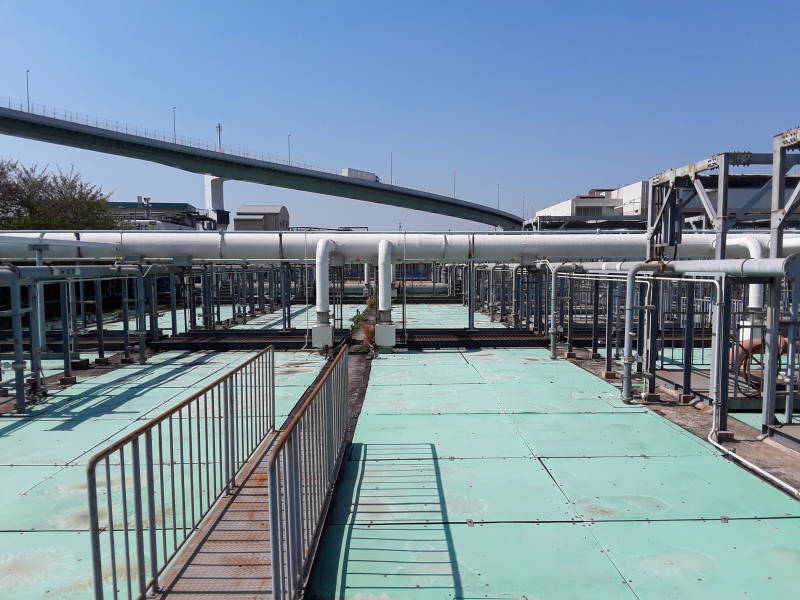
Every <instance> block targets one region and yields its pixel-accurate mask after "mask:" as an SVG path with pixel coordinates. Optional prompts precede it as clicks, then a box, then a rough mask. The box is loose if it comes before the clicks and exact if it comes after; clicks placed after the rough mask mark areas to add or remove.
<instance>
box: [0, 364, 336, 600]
mask: <svg viewBox="0 0 800 600" xmlns="http://www.w3.org/2000/svg"><path fill="white" fill-rule="evenodd" d="M252 355H253V353H252V352H224V353H223V352H192V353H188V352H180V353H177V352H163V353H159V354H156V355H155V356H153V357H151V358H150V359H148V363H147V364H145V365H128V366H125V367H121V368H118V369H114V370H109V371H108V372H107V373H105V374H103V375H99V376H95V377H90V378H86V377H80V376H79V380H78V384H76V385H73V386H71V387H68V388H66V389H63V390H61V391H58V392H55V393H54V394H52V395H51V396H49V397H48V398H47V400H46V402H42V403H39V404H36V405H32V406H31V407H30V412H29V414H27V415H24V416H16V415H15V414H6V415H2V416H0V478H2V482H3V494H2V496H0V590H2V592H0V597H5V596H6V595H9V597H12V596H13V598H15V600H29V599H30V600H41V599H42V598H51V599H56V600H62V599H64V600H66V599H70V600H74V599H76V598H88V597H91V595H92V587H91V586H92V579H91V571H92V570H91V558H90V557H91V553H90V539H89V533H88V529H89V520H88V508H87V493H86V470H85V466H86V463H87V461H88V459H89V458H90V457H91V456H92V455H93V454H94V453H95V452H97V451H99V450H100V449H101V448H103V447H105V446H107V445H109V444H110V443H112V442H113V441H114V440H116V439H118V438H120V437H121V436H123V435H125V434H127V433H129V432H131V431H133V430H134V429H136V428H137V427H139V426H141V425H142V424H143V423H145V422H146V421H147V420H148V419H151V418H153V417H154V416H156V415H158V414H160V413H162V412H163V411H165V410H167V409H168V408H170V407H172V406H174V405H175V404H177V403H178V402H180V401H182V400H184V399H185V398H187V397H189V396H190V395H191V394H193V393H194V392H196V391H197V390H199V389H201V388H202V387H204V386H205V385H207V384H208V383H210V382H211V381H213V380H215V379H217V378H218V377H220V376H222V375H223V374H224V373H226V372H228V371H230V370H231V369H233V368H235V367H236V366H238V365H239V364H241V363H242V362H244V361H245V360H247V359H248V358H250V357H251V356H252ZM323 363H324V359H323V358H322V357H320V356H317V355H313V354H311V353H306V352H276V353H275V377H276V388H275V405H276V406H275V408H276V415H277V417H276V420H277V422H278V423H280V422H282V421H283V419H285V417H286V415H288V413H289V412H290V411H291V409H292V407H293V406H294V404H295V403H296V402H297V400H298V399H299V398H300V396H301V395H302V393H303V391H304V390H305V389H306V387H307V386H308V385H309V384H310V383H311V382H312V381H313V380H314V378H315V377H316V376H317V374H318V373H319V370H320V368H321V366H322V364H323ZM107 562H108V561H106V563H107Z"/></svg>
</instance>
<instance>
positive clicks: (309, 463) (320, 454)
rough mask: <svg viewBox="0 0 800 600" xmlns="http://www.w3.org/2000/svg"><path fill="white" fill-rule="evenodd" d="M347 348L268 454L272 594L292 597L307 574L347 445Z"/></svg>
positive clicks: (286, 597) (298, 593) (336, 359)
mask: <svg viewBox="0 0 800 600" xmlns="http://www.w3.org/2000/svg"><path fill="white" fill-rule="evenodd" d="M347 352H348V348H347V346H344V347H343V348H342V349H341V350H339V352H338V354H337V355H336V357H335V358H334V359H333V360H332V361H331V362H330V363H329V364H328V365H327V366H326V367H325V369H324V370H323V372H322V375H321V376H320V377H319V379H318V380H317V382H316V383H315V384H314V385H313V386H312V387H311V389H310V390H309V392H308V393H307V394H306V397H305V398H304V399H303V400H302V401H301V403H300V406H299V407H298V409H297V410H296V412H295V413H294V415H292V417H291V418H290V419H289V421H288V422H287V423H286V425H285V427H284V428H283V429H282V430H280V431H279V432H278V436H277V439H276V441H275V444H274V446H273V448H272V450H271V453H270V457H269V516H270V548H271V552H272V586H273V587H272V597H273V598H276V599H280V600H285V599H286V600H294V599H295V598H297V597H299V595H300V592H301V591H302V588H303V585H304V583H305V581H306V579H307V578H308V571H309V568H310V565H311V558H312V557H313V555H314V552H315V550H316V546H317V543H318V541H319V537H320V534H321V533H322V528H323V525H324V523H325V515H326V514H327V510H328V505H329V504H330V500H331V496H332V493H333V488H334V485H335V484H336V478H337V476H338V473H339V467H340V465H341V462H342V459H343V457H344V451H345V448H346V446H347V444H346V443H345V442H346V439H345V434H346V431H347V422H348V417H349V410H348V402H347Z"/></svg>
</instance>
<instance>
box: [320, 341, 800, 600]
mask: <svg viewBox="0 0 800 600" xmlns="http://www.w3.org/2000/svg"><path fill="white" fill-rule="evenodd" d="M618 398H619V393H618V391H617V390H616V388H614V387H613V386H611V385H609V384H607V383H605V382H603V381H601V380H599V379H597V378H596V377H594V376H593V375H591V374H589V373H588V372H586V371H584V370H582V369H580V368H579V367H577V366H575V365H572V364H570V363H569V362H567V361H551V360H549V358H548V353H547V351H546V350H544V349H536V348H533V349H504V350H440V351H433V350H425V351H405V352H403V351H397V352H394V353H390V354H382V355H381V356H380V357H379V358H377V359H376V360H374V361H373V364H372V372H371V375H370V382H369V387H368V389H367V395H366V399H365V402H364V405H363V410H362V413H361V417H360V419H359V422H358V425H357V428H356V431H355V437H354V440H353V446H352V448H351V452H350V454H349V456H348V460H347V462H346V463H345V465H344V472H343V477H342V482H341V485H340V486H339V488H338V489H337V494H336V497H335V500H334V504H333V506H332V513H331V515H330V518H329V522H328V524H327V527H326V530H325V533H324V536H323V539H322V543H321V547H320V552H319V554H318V559H317V564H316V567H315V571H314V574H313V577H312V581H311V583H310V592H309V594H308V597H309V598H314V599H320V600H321V599H326V600H327V599H331V598H349V599H353V600H355V599H361V598H380V599H381V600H394V599H401V598H402V599H407V598H420V599H422V598H431V599H441V598H559V599H572V598H574V599H581V600H583V599H585V598H604V599H607V598H620V599H637V598H638V599H640V600H644V599H653V600H655V599H658V600H662V599H664V598H699V597H707V598H726V599H729V598H762V597H792V596H793V595H794V594H795V593H796V589H797V588H796V577H795V576H794V574H793V571H794V569H793V566H796V565H797V564H800V502H797V501H795V500H793V499H791V498H789V497H788V496H786V495H785V494H783V493H782V492H780V491H778V490H776V489H775V488H773V487H771V486H770V485H768V484H766V483H764V482H763V481H761V480H760V479H758V478H756V477H755V476H753V475H751V474H750V473H748V472H746V471H744V470H742V469H740V468H739V467H737V466H736V465H734V464H732V463H730V462H729V461H727V460H725V459H724V458H722V457H720V456H719V455H718V453H717V452H716V451H715V450H714V448H713V447H711V446H710V445H709V444H707V443H706V442H705V441H704V440H701V439H700V438H697V437H695V436H693V435H692V434H690V433H688V432H686V431H685V430H683V429H681V428H680V427H678V426H677V425H674V424H672V423H671V422H669V421H667V420H666V419H663V418H661V417H660V416H658V415H657V414H655V413H653V412H651V411H648V410H647V409H645V408H644V407H641V406H627V405H624V404H622V403H621V402H620V401H619V399H618Z"/></svg>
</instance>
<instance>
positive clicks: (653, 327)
mask: <svg viewBox="0 0 800 600" xmlns="http://www.w3.org/2000/svg"><path fill="white" fill-rule="evenodd" d="M650 293H651V294H652V300H651V302H650V308H649V312H650V318H649V321H648V324H649V327H648V328H647V344H648V348H649V349H648V352H647V369H646V371H647V393H648V394H654V393H655V391H656V370H657V369H658V345H659V342H660V340H661V337H660V335H659V333H660V332H659V329H660V323H659V321H660V316H661V282H660V281H658V280H653V282H652V283H651V284H650Z"/></svg>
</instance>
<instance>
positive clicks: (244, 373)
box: [86, 346, 275, 600]
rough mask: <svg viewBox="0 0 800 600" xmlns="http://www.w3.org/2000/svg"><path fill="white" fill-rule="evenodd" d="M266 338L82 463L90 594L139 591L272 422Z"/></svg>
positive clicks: (153, 582)
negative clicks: (211, 379)
mask: <svg viewBox="0 0 800 600" xmlns="http://www.w3.org/2000/svg"><path fill="white" fill-rule="evenodd" d="M274 373H275V356H274V351H273V348H272V346H270V347H268V348H265V349H264V350H262V351H260V352H259V353H258V354H256V355H255V356H254V357H252V358H250V359H248V360H247V361H246V362H245V363H243V364H241V365H239V366H238V367H236V368H235V369H233V370H232V371H230V372H229V373H227V374H226V375H224V376H223V377H220V378H219V379H217V380H216V381H214V382H213V383H211V384H209V385H208V386H206V387H204V388H203V389H202V390H200V391H199V392H197V393H195V394H193V395H192V396H190V397H189V398H187V399H186V400H184V401H182V402H180V403H179V404H177V405H176V406H174V407H173V408H171V409H169V410H168V411H166V412H165V413H163V414H161V415H160V416H158V417H156V418H155V419H153V420H151V421H149V422H147V424H145V425H143V426H142V427H140V428H138V429H137V430H136V431H133V432H132V433H130V434H128V435H126V436H125V437H123V438H121V439H120V440H118V441H116V442H114V443H113V444H112V445H110V446H109V447H108V448H106V449H104V450H102V451H101V452H98V453H97V454H95V455H94V456H93V457H92V458H91V459H90V460H89V463H88V465H87V467H86V475H87V483H88V494H89V522H90V535H91V546H92V569H93V576H94V596H95V599H96V600H103V599H104V598H114V599H115V600H117V599H118V598H127V599H129V600H132V599H134V598H144V597H145V596H147V594H149V593H153V592H157V591H159V582H158V580H159V576H160V575H161V573H162V572H163V571H164V569H165V567H166V566H167V564H168V563H169V562H170V560H172V558H173V557H174V556H175V555H176V553H177V552H178V550H180V548H181V547H182V546H183V544H184V543H185V542H186V540H187V539H188V538H189V537H190V536H191V535H192V533H193V532H194V531H195V530H196V529H197V526H198V524H199V523H200V521H201V520H202V519H203V517H204V516H205V515H206V514H207V513H208V511H209V510H210V509H211V507H212V506H213V505H214V503H215V502H216V501H217V500H218V499H219V498H220V497H221V496H223V495H226V494H229V493H230V491H231V488H232V487H234V486H235V485H236V476H237V474H238V472H239V471H240V470H241V468H242V467H243V466H244V464H245V463H246V462H247V460H248V459H249V458H250V456H251V455H252V453H253V451H255V449H256V448H257V447H258V446H259V444H260V443H261V442H262V441H263V440H264V438H265V437H266V436H267V435H268V434H269V433H271V432H272V431H274V429H275V377H274Z"/></svg>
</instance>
